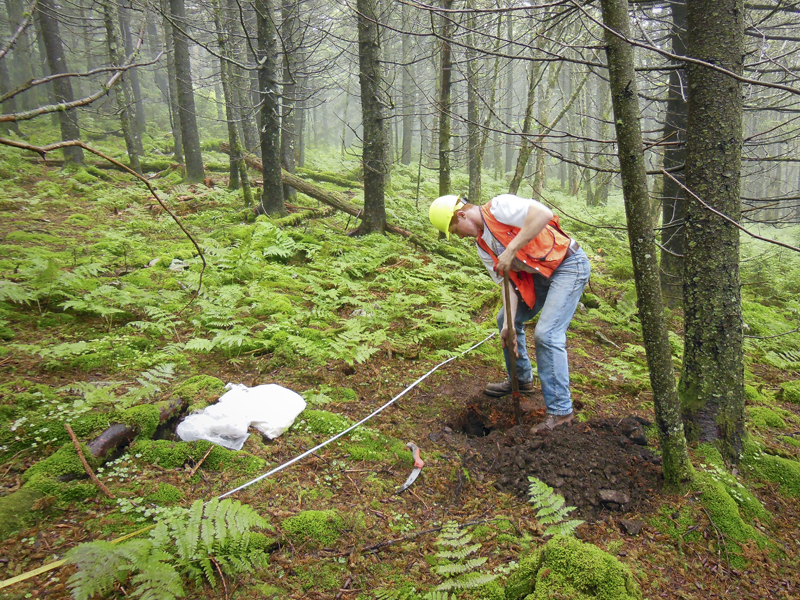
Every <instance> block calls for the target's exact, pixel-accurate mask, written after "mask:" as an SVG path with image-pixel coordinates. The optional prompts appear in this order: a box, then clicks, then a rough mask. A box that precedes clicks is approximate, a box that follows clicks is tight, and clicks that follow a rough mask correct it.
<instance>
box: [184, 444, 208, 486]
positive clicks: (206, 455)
mask: <svg viewBox="0 0 800 600" xmlns="http://www.w3.org/2000/svg"><path fill="white" fill-rule="evenodd" d="M213 449H214V446H211V447H209V449H208V450H206V453H205V454H204V455H203V458H201V459H200V462H199V463H197V464H196V465H195V466H194V468H193V469H192V470H191V471H190V472H189V479H191V478H192V477H194V474H195V473H197V469H199V468H200V465H202V464H203V463H204V462H205V460H206V458H208V455H209V454H211V451H212V450H213Z"/></svg>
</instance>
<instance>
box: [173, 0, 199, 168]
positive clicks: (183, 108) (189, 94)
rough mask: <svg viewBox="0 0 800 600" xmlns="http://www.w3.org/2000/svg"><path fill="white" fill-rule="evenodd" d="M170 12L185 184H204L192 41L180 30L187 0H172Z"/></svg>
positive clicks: (182, 25) (186, 23) (185, 25)
mask: <svg viewBox="0 0 800 600" xmlns="http://www.w3.org/2000/svg"><path fill="white" fill-rule="evenodd" d="M170 11H171V14H172V20H173V21H174V23H175V25H174V26H173V27H172V38H173V47H174V50H175V78H176V79H177V80H178V115H179V117H180V121H181V137H182V141H183V155H184V158H185V160H186V180H187V181H189V182H198V181H203V178H204V177H205V170H204V168H203V156H202V154H201V152H200V133H199V131H198V130H197V117H196V113H195V107H194V89H193V87H192V62H191V59H190V58H189V39H188V38H187V37H186V35H184V34H183V33H182V32H181V29H185V28H186V27H188V22H187V20H186V9H185V7H184V0H170Z"/></svg>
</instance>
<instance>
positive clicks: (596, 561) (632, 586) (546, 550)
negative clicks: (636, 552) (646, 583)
mask: <svg viewBox="0 0 800 600" xmlns="http://www.w3.org/2000/svg"><path fill="white" fill-rule="evenodd" d="M505 597H506V600H522V599H523V598H525V599H526V600H546V599H547V600H550V599H552V598H565V599H566V598H569V599H574V600H591V599H598V600H640V599H641V597H642V593H641V591H640V590H639V586H638V585H637V584H636V581H635V580H634V579H633V576H632V575H631V573H630V571H629V570H628V567H626V566H625V565H623V564H622V563H621V562H619V560H617V559H616V557H614V556H612V555H610V554H608V553H607V552H604V551H603V550H601V549H600V548H598V547H597V546H594V545H592V544H585V543H583V542H581V541H580V540H576V539H575V538H569V537H555V538H553V539H552V540H550V541H549V542H547V544H545V545H544V546H543V547H542V548H541V549H539V550H537V551H536V552H534V553H533V554H532V555H530V556H528V557H526V558H524V559H523V560H522V561H521V562H520V565H519V568H517V570H516V571H514V573H513V574H512V575H511V577H509V579H508V583H507V585H506V596H505Z"/></svg>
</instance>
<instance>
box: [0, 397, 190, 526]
mask: <svg viewBox="0 0 800 600" xmlns="http://www.w3.org/2000/svg"><path fill="white" fill-rule="evenodd" d="M155 406H156V408H158V411H159V418H158V422H159V426H160V425H164V424H165V423H167V422H168V421H169V420H170V419H171V418H172V417H174V416H176V415H177V414H178V413H179V412H180V409H181V408H182V407H183V406H184V401H183V400H182V399H180V398H174V399H172V400H168V401H165V402H160V403H158V404H157V405H155ZM148 425H149V424H144V423H137V422H134V421H130V422H128V423H115V424H112V425H111V426H109V427H108V428H106V429H105V431H103V432H102V433H101V434H100V435H99V436H97V437H96V438H95V439H94V440H92V441H91V442H89V444H88V445H86V446H84V454H86V455H87V456H86V458H87V459H88V460H89V462H90V464H92V465H93V466H95V467H96V466H98V465H101V464H103V463H105V462H106V461H107V460H109V459H110V458H111V457H112V456H113V451H114V450H117V449H119V448H122V447H124V446H127V445H128V444H130V443H131V442H132V441H133V439H134V438H135V437H136V435H137V434H139V433H140V432H142V431H146V432H147V433H150V434H152V432H153V431H154V429H155V428H153V427H151V426H148ZM87 450H88V452H87ZM65 454H67V455H69V456H67V457H66V458H64V456H63V455H65ZM57 455H58V456H57ZM73 458H74V459H75V460H71V459H73ZM47 463H52V464H47ZM56 463H58V464H56ZM67 463H69V464H67ZM79 477H86V474H85V473H84V471H83V467H82V465H81V464H80V463H79V461H78V460H77V454H76V453H75V450H74V449H73V447H72V444H71V443H67V444H65V446H64V447H63V448H61V449H60V450H59V451H58V452H56V454H54V455H52V456H51V457H49V458H46V459H44V460H42V461H39V462H37V463H36V464H34V465H33V466H31V467H30V468H29V469H28V470H27V471H25V473H23V474H22V479H23V481H25V485H24V486H23V487H21V488H20V489H18V490H17V491H15V492H12V493H11V494H9V495H7V496H4V497H2V498H0V540H4V539H6V538H7V537H8V536H9V535H11V534H12V533H14V532H15V531H18V530H20V529H21V528H22V527H24V526H26V525H29V524H31V523H32V522H34V521H35V520H36V515H34V514H33V513H34V511H35V510H36V503H37V502H38V501H39V500H40V499H42V498H43V497H45V496H50V495H56V496H58V495H59V494H58V492H59V490H60V489H61V488H62V487H63V486H65V485H69V484H65V483H64V482H66V481H70V480H74V479H76V478H79ZM72 485H73V486H74V485H75V484H74V483H73V484H72ZM86 486H91V487H92V488H94V485H93V484H89V483H87V484H85V485H84V486H80V487H81V489H80V490H76V489H73V488H65V489H64V497H63V499H64V500H65V501H70V500H75V499H79V497H80V496H81V495H83V494H85V493H86V491H87V490H86V489H83V488H84V487H86ZM95 489H96V488H95ZM89 493H90V494H91V493H93V490H91V491H90V492H89Z"/></svg>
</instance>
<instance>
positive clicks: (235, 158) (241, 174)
mask: <svg viewBox="0 0 800 600" xmlns="http://www.w3.org/2000/svg"><path fill="white" fill-rule="evenodd" d="M212 10H213V12H214V25H215V26H216V28H217V43H218V45H219V53H220V56H222V58H221V59H220V61H219V69H220V72H219V77H220V81H221V84H222V94H223V102H224V103H225V117H226V120H227V122H228V139H229V141H230V156H231V170H230V183H229V187H230V189H236V188H237V187H238V185H239V183H241V186H242V197H243V198H244V205H245V206H251V205H252V204H253V193H252V191H251V189H250V180H249V179H248V177H247V165H246V164H245V162H244V153H243V152H242V142H241V140H240V137H239V127H238V124H237V122H238V121H239V111H238V110H237V109H236V106H235V105H234V102H233V97H234V95H233V93H232V87H233V86H232V84H231V76H230V72H231V67H232V65H231V64H230V63H229V62H228V61H227V60H225V59H226V58H230V57H231V50H230V47H229V46H228V32H227V30H226V27H225V25H223V12H222V7H221V6H220V2H219V0H214V3H213V4H212Z"/></svg>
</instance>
